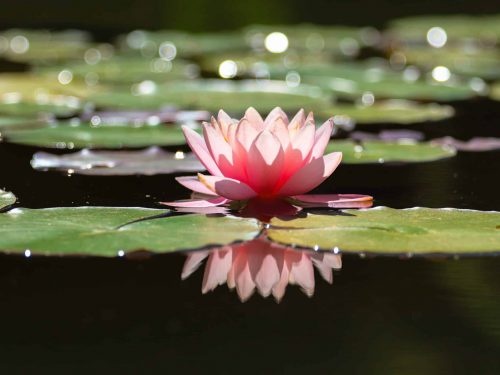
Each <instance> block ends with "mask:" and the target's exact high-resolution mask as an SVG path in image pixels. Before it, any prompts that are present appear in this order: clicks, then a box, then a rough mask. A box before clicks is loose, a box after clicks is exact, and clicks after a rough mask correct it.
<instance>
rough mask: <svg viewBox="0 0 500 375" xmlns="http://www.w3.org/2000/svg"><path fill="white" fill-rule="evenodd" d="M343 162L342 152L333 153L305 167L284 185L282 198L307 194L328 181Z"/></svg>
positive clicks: (280, 193)
mask: <svg viewBox="0 0 500 375" xmlns="http://www.w3.org/2000/svg"><path fill="white" fill-rule="evenodd" d="M341 160H342V153H341V152H333V153H331V154H328V155H325V156H323V157H322V158H318V159H315V160H313V161H311V162H310V163H309V164H306V165H304V166H303V167H302V168H301V169H299V170H298V171H297V172H296V173H295V174H294V175H293V176H292V177H290V179H289V180H288V181H287V182H286V183H285V184H284V185H283V187H282V188H281V189H280V191H279V195H281V196H292V195H298V194H303V193H307V192H308V191H310V190H312V189H314V188H315V187H316V186H318V185H319V184H321V183H322V182H323V181H324V180H325V179H327V178H328V177H329V176H330V175H331V174H332V173H333V171H334V170H335V168H337V166H338V165H339V164H340V161H341Z"/></svg>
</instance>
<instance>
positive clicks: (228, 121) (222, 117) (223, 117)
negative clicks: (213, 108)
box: [217, 109, 233, 137]
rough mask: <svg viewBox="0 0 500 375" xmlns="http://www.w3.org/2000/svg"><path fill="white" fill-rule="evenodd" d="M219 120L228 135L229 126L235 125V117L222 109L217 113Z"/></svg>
mask: <svg viewBox="0 0 500 375" xmlns="http://www.w3.org/2000/svg"><path fill="white" fill-rule="evenodd" d="M217 122H218V123H219V126H220V128H221V130H222V133H223V134H224V136H225V137H227V135H228V132H229V127H230V126H231V125H233V119H232V118H231V117H230V116H229V115H228V114H227V113H226V112H224V111H223V110H222V109H221V110H220V111H219V113H218V115H217Z"/></svg>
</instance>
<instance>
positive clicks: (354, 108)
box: [319, 100, 455, 124]
mask: <svg viewBox="0 0 500 375" xmlns="http://www.w3.org/2000/svg"><path fill="white" fill-rule="evenodd" d="M454 113H455V111H454V110H453V108H452V107H450V106H447V105H439V104H437V103H431V104H418V103H417V102H412V101H408V100H385V101H380V102H375V104H373V105H370V106H361V105H352V104H336V105H335V106H334V107H332V108H331V109H328V110H324V111H321V112H320V113H319V115H320V116H322V117H325V118H326V117H331V116H339V117H345V119H342V118H338V117H337V119H338V121H340V122H344V121H345V120H349V119H350V120H352V121H353V122H354V123H358V124H379V123H393V124H413V123H420V122H424V121H439V120H443V119H446V118H449V117H452V116H453V115H454Z"/></svg>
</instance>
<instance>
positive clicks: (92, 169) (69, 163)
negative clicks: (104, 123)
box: [31, 147, 205, 176]
mask: <svg viewBox="0 0 500 375" xmlns="http://www.w3.org/2000/svg"><path fill="white" fill-rule="evenodd" d="M31 166H32V167H33V168H34V169H39V170H58V171H65V172H66V171H68V170H71V171H72V173H77V174H83V175H91V176H118V175H119V176H125V175H147V176H150V175H155V174H167V173H177V172H197V171H203V170H204V169H205V168H204V167H203V165H202V164H201V163H200V162H199V160H198V158H196V156H194V155H193V154H192V153H188V154H184V153H183V152H180V151H179V152H176V153H172V152H166V151H163V150H162V149H160V148H158V147H150V148H148V149H146V150H141V151H91V150H88V149H84V150H81V151H79V152H75V153H72V154H66V155H53V154H49V153H46V152H37V153H36V154H35V155H33V159H32V160H31Z"/></svg>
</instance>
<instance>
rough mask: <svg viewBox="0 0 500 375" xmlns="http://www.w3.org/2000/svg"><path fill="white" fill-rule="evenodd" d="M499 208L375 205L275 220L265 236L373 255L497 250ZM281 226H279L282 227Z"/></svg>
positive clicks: (309, 245) (279, 240)
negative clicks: (394, 207)
mask: <svg viewBox="0 0 500 375" xmlns="http://www.w3.org/2000/svg"><path fill="white" fill-rule="evenodd" d="M499 224H500V213H499V212H493V211H489V212H487V211H473V210H459V209H449V208H443V209H434V208H420V207H419V208H410V209H403V210H397V209H393V208H388V207H376V208H372V209H361V210H343V211H342V212H341V213H340V214H339V215H315V214H308V215H307V217H306V218H303V219H295V220H291V221H282V220H279V219H273V220H272V221H271V225H272V228H271V229H270V230H269V237H270V238H271V239H272V240H273V241H277V242H280V243H284V244H295V245H298V246H303V247H311V248H314V247H316V248H317V247H319V248H320V249H323V250H332V249H334V248H337V249H340V250H341V251H343V252H356V253H365V252H370V253H377V254H410V255H418V254H434V253H440V254H460V253H471V254H480V253H484V252H490V251H493V252H495V251H499V249H500V231H499V230H498V227H499ZM280 227H281V228H280Z"/></svg>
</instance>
